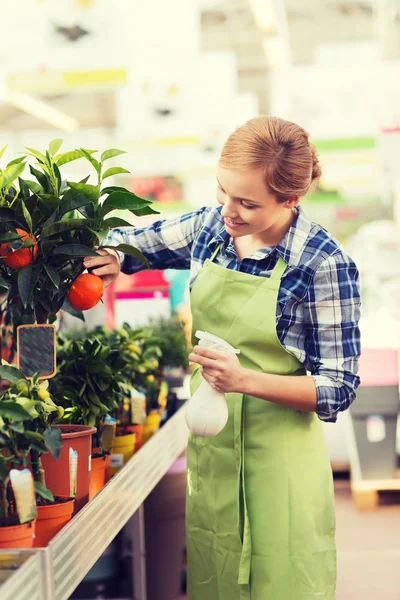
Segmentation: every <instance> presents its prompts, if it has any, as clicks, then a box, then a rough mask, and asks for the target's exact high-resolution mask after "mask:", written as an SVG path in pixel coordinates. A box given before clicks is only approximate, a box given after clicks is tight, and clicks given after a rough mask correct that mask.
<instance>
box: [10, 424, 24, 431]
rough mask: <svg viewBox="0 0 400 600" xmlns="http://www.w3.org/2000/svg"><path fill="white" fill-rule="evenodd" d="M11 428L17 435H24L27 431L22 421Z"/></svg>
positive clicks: (11, 425)
mask: <svg viewBox="0 0 400 600" xmlns="http://www.w3.org/2000/svg"><path fill="white" fill-rule="evenodd" d="M9 427H10V429H12V430H13V431H16V432H17V433H24V431H25V427H24V424H23V423H22V422H21V421H18V422H17V423H10V424H9Z"/></svg>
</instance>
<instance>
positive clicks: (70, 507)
mask: <svg viewBox="0 0 400 600" xmlns="http://www.w3.org/2000/svg"><path fill="white" fill-rule="evenodd" d="M74 504H75V498H71V499H70V500H69V501H68V502H60V503H57V504H48V505H47V506H38V507H37V511H38V516H37V520H36V532H35V539H34V543H33V547H34V548H43V547H44V546H47V544H48V543H49V542H50V540H51V539H52V538H53V537H54V536H55V535H56V534H57V533H58V532H59V531H60V530H61V529H62V528H63V527H64V525H66V524H67V523H68V521H70V520H71V519H72V514H73V512H74Z"/></svg>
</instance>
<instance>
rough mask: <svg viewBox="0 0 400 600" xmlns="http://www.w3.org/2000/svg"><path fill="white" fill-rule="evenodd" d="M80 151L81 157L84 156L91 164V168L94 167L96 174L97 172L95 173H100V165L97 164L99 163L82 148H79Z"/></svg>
mask: <svg viewBox="0 0 400 600" xmlns="http://www.w3.org/2000/svg"><path fill="white" fill-rule="evenodd" d="M80 151H81V152H82V154H83V156H84V157H85V158H87V160H88V161H89V162H91V163H92V165H93V166H94V168H95V169H96V172H97V173H100V171H101V164H100V163H99V161H98V160H96V159H95V158H94V156H92V155H91V154H90V153H89V152H87V151H86V150H85V149H84V148H80Z"/></svg>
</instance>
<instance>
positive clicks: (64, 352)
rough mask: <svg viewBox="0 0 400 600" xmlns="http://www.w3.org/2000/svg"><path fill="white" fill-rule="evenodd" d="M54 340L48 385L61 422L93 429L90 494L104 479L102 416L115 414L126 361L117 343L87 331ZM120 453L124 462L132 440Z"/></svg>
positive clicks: (105, 453) (106, 458)
mask: <svg viewBox="0 0 400 600" xmlns="http://www.w3.org/2000/svg"><path fill="white" fill-rule="evenodd" d="M80 336H83V338H84V339H79V337H80ZM57 341H58V346H57V348H58V349H57V364H58V367H57V375H56V376H55V377H54V379H53V380H52V381H51V386H52V389H53V390H54V395H55V397H56V400H57V403H59V404H60V405H61V406H63V407H64V409H65V412H64V416H63V418H62V422H63V423H74V424H80V425H87V426H94V427H96V430H97V433H96V434H94V436H93V446H92V472H91V478H90V497H93V495H95V494H96V493H97V491H99V489H100V488H101V487H102V486H103V485H104V483H105V481H106V479H107V468H108V467H109V460H110V459H109V454H110V453H109V450H110V447H109V446H110V444H109V443H108V444H107V448H104V444H105V440H104V435H102V434H101V432H102V429H104V427H103V421H104V419H105V417H107V416H110V417H113V416H115V413H116V410H117V408H118V405H119V402H120V397H121V388H120V381H121V372H122V370H123V369H124V367H125V365H126V362H125V360H124V359H123V357H121V356H120V351H119V348H118V346H116V345H110V344H108V343H107V342H103V341H102V340H100V339H99V338H98V337H96V336H95V335H93V334H91V332H82V333H81V334H80V335H79V334H78V335H77V333H76V332H74V331H73V330H72V331H71V332H66V333H65V334H62V335H59V336H58V340H57ZM114 429H115V428H114ZM130 441H132V440H130ZM131 450H132V451H131ZM121 453H122V454H123V455H124V461H123V462H126V460H127V459H128V458H129V457H130V456H131V455H132V454H133V442H132V444H131V445H130V447H129V448H128V449H124V450H123V451H122V452H121Z"/></svg>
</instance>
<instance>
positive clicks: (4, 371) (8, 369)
mask: <svg viewBox="0 0 400 600" xmlns="http://www.w3.org/2000/svg"><path fill="white" fill-rule="evenodd" d="M0 377H1V378H2V379H5V380H6V381H9V382H10V383H17V381H18V380H19V379H25V375H24V374H23V372H22V371H20V370H19V369H17V368H16V367H12V366H11V365H1V366H0Z"/></svg>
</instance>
